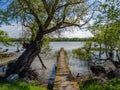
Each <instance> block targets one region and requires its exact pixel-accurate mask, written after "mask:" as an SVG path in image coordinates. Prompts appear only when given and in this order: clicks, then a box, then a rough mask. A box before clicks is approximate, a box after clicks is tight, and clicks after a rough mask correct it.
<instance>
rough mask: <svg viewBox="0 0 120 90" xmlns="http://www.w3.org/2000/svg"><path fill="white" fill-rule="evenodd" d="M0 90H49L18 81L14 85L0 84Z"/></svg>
mask: <svg viewBox="0 0 120 90" xmlns="http://www.w3.org/2000/svg"><path fill="white" fill-rule="evenodd" d="M0 90H47V88H43V87H38V86H33V85H30V84H27V83H25V82H21V81H17V82H14V83H8V82H0Z"/></svg>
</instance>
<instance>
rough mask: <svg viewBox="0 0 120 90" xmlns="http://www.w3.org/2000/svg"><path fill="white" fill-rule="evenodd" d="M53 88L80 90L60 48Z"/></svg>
mask: <svg viewBox="0 0 120 90" xmlns="http://www.w3.org/2000/svg"><path fill="white" fill-rule="evenodd" d="M53 90H80V89H79V86H78V84H77V82H76V81H75V78H74V77H73V75H72V73H71V71H70V69H69V67H68V65H67V61H66V56H65V51H64V49H63V48H61V50H60V53H59V57H58V63H57V69H56V77H55V81H54V87H53Z"/></svg>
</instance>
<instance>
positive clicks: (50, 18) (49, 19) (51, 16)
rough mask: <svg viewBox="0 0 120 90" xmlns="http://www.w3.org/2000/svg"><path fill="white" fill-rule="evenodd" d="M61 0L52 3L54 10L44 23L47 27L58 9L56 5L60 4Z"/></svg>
mask: <svg viewBox="0 0 120 90" xmlns="http://www.w3.org/2000/svg"><path fill="white" fill-rule="evenodd" d="M58 2H59V0H55V2H54V4H53V5H52V10H51V12H50V13H49V14H48V18H47V19H46V21H45V23H44V27H45V28H47V27H48V26H49V24H50V22H51V20H52V19H53V16H54V13H55V11H56V7H57V5H58Z"/></svg>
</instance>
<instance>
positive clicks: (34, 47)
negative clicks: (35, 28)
mask: <svg viewBox="0 0 120 90" xmlns="http://www.w3.org/2000/svg"><path fill="white" fill-rule="evenodd" d="M42 38H43V34H38V35H37V37H36V39H35V40H34V41H32V42H31V43H30V44H29V46H28V48H26V50H25V51H24V52H23V54H22V55H21V56H20V57H19V58H18V60H17V61H16V62H15V63H14V64H13V65H12V66H10V67H9V68H8V69H7V71H6V76H9V75H10V74H15V73H17V74H19V75H21V72H22V71H23V70H24V69H25V68H26V67H30V65H31V64H32V62H33V61H34V59H35V57H36V56H38V55H39V53H40V51H41V46H42ZM22 74H23V72H22Z"/></svg>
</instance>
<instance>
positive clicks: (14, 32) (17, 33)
mask: <svg viewBox="0 0 120 90" xmlns="http://www.w3.org/2000/svg"><path fill="white" fill-rule="evenodd" d="M0 30H4V31H6V32H7V33H8V35H9V36H10V37H12V38H20V37H21V35H22V26H21V25H20V24H13V25H7V26H6V25H3V26H1V27H0ZM61 37H67V38H89V37H93V35H92V34H91V33H90V31H89V30H79V29H77V28H74V30H72V31H69V30H67V31H64V32H62V33H61Z"/></svg>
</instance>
